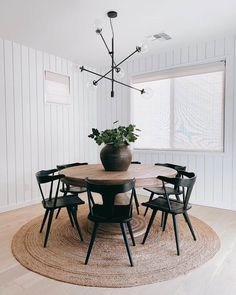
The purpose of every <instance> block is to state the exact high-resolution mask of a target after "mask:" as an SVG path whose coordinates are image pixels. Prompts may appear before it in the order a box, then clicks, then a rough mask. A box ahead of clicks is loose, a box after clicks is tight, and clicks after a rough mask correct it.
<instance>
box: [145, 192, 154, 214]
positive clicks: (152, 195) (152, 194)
mask: <svg viewBox="0 0 236 295" xmlns="http://www.w3.org/2000/svg"><path fill="white" fill-rule="evenodd" d="M153 197H154V193H151V195H150V197H149V200H148V202H150V201H152V199H153ZM147 212H148V207H146V209H145V212H144V216H146V214H147Z"/></svg>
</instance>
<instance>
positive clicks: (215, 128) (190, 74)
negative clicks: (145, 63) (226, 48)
mask: <svg viewBox="0 0 236 295" xmlns="http://www.w3.org/2000/svg"><path fill="white" fill-rule="evenodd" d="M224 73H225V63H224V62H218V63H214V64H208V65H199V66H194V67H185V68H180V69H172V70H168V71H161V72H159V73H152V74H149V75H143V76H137V77H134V78H133V83H132V85H133V86H134V87H137V88H140V89H143V88H152V90H153V96H152V97H151V98H149V99H145V98H144V97H142V96H140V94H139V93H138V92H132V106H131V112H132V121H133V122H134V123H135V125H136V126H137V127H138V128H140V129H141V130H142V131H141V133H140V137H139V139H138V140H137V141H136V142H135V144H134V148H137V149H165V150H168V149H169V150H189V151H217V152H223V150H224V140H223V135H224V134H223V131H224Z"/></svg>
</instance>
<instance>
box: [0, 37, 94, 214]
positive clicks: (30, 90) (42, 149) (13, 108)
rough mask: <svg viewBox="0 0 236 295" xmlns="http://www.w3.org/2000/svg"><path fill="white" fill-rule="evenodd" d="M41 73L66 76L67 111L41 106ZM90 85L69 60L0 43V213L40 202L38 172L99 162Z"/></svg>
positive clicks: (92, 95) (42, 96) (51, 105)
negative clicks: (92, 136)
mask: <svg viewBox="0 0 236 295" xmlns="http://www.w3.org/2000/svg"><path fill="white" fill-rule="evenodd" d="M44 70H51V71H56V72H58V73H61V74H67V75H70V77H71V92H72V104H71V105H69V106H66V105H55V104H45V103H44ZM88 79H89V76H88V75H87V74H86V73H83V74H80V72H78V71H76V68H75V67H74V65H73V64H72V62H70V61H68V60H65V59H62V58H59V57H56V56H54V55H49V54H47V53H44V52H41V51H38V50H35V49H32V48H27V47H25V46H22V45H20V44H17V43H14V42H11V41H7V40H2V39H0V163H1V172H0V212H1V211H5V210H9V209H13V208H17V207H20V206H24V205H27V204H30V203H32V202H36V201H38V200H39V199H40V196H39V191H38V187H37V184H36V181H35V172H36V171H38V170H41V169H48V168H53V167H55V166H56V165H57V164H60V163H70V162H73V161H88V162H90V163H93V162H96V161H97V147H96V145H95V144H93V143H92V142H91V141H89V139H88V137H87V135H88V134H89V132H90V130H91V128H92V127H93V126H95V125H96V122H97V118H96V114H97V110H96V99H95V94H94V93H91V92H89V90H88V89H87V87H85V85H86V83H87V80H88Z"/></svg>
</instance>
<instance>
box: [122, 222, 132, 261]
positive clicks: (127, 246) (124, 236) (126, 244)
mask: <svg viewBox="0 0 236 295" xmlns="http://www.w3.org/2000/svg"><path fill="white" fill-rule="evenodd" d="M120 228H121V231H122V234H123V238H124V242H125V246H126V250H127V252H128V256H129V262H130V265H131V266H134V264H133V260H132V256H131V252H130V249H129V244H128V239H127V236H126V233H125V227H124V223H120Z"/></svg>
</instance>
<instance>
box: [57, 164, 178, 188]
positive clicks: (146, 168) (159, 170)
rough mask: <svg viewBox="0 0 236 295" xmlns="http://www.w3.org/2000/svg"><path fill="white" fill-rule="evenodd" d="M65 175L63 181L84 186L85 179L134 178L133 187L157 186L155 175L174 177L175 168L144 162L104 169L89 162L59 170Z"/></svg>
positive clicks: (120, 180) (112, 180)
mask: <svg viewBox="0 0 236 295" xmlns="http://www.w3.org/2000/svg"><path fill="white" fill-rule="evenodd" d="M60 173H61V174H64V175H65V179H64V180H63V182H65V183H66V184H69V185H74V186H85V179H86V178H88V179H90V180H96V181H99V182H101V183H107V184H117V183H122V182H125V181H129V180H130V179H133V178H135V179H136V183H135V187H144V186H158V185H160V181H159V180H158V179H157V176H160V175H162V176H167V177H175V175H176V173H177V172H176V170H174V169H171V168H167V167H163V166H157V165H146V164H131V165H130V166H129V169H128V170H127V171H105V170H104V168H103V166H102V165H101V164H89V165H81V166H75V167H71V168H66V169H63V170H61V171H60Z"/></svg>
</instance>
